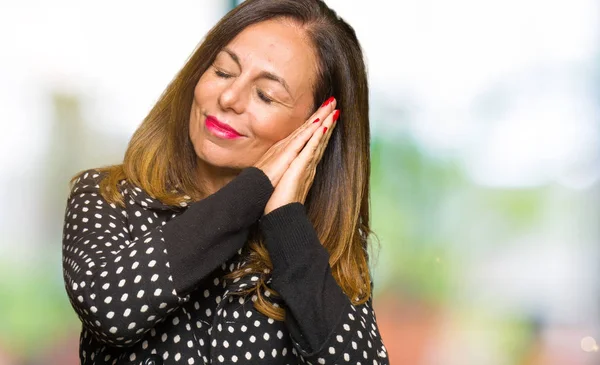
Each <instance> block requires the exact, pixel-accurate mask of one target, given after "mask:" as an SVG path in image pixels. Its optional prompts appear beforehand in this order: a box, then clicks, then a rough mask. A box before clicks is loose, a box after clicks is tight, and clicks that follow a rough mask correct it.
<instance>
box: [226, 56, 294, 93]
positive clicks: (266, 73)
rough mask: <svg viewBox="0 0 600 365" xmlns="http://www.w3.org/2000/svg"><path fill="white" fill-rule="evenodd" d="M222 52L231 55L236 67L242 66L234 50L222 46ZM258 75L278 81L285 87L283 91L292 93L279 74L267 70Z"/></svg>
mask: <svg viewBox="0 0 600 365" xmlns="http://www.w3.org/2000/svg"><path fill="white" fill-rule="evenodd" d="M223 52H225V53H227V54H228V55H229V57H231V59H232V60H233V61H234V62H235V63H237V65H238V67H239V68H240V69H241V68H242V64H241V62H240V58H239V57H238V55H237V54H235V52H233V51H232V50H230V49H229V48H227V47H225V48H223ZM258 76H259V77H261V78H265V79H268V80H272V81H276V82H279V83H280V84H281V85H282V86H283V88H284V89H285V91H287V92H288V94H290V96H291V95H292V93H291V92H290V87H289V86H288V84H287V82H285V80H284V79H283V78H282V77H279V76H277V75H275V74H274V73H272V72H269V71H262V72H261V73H260V74H259V75H258Z"/></svg>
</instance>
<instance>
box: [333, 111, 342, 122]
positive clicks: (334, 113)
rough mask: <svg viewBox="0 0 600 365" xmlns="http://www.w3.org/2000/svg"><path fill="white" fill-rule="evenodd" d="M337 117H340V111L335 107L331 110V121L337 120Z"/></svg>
mask: <svg viewBox="0 0 600 365" xmlns="http://www.w3.org/2000/svg"><path fill="white" fill-rule="evenodd" d="M339 117H340V111H339V110H337V109H336V110H335V111H334V112H333V122H334V123H335V121H336V120H338V118H339Z"/></svg>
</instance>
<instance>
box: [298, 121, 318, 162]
mask: <svg viewBox="0 0 600 365" xmlns="http://www.w3.org/2000/svg"><path fill="white" fill-rule="evenodd" d="M324 130H325V127H323V126H319V128H318V129H317V130H316V131H315V132H314V133H313V135H312V136H311V137H310V139H309V140H308V142H306V145H305V146H304V148H303V149H302V151H300V153H299V154H298V157H296V159H295V160H294V163H299V164H301V165H302V166H306V167H308V166H309V165H314V166H316V165H317V163H318V158H317V157H318V156H317V150H318V148H319V146H320V145H321V143H322V139H323V138H324V135H325V133H326V132H324Z"/></svg>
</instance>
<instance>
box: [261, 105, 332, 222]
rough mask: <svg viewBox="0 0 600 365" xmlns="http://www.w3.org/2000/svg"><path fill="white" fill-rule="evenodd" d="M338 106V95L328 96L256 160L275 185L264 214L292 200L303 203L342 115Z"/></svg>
mask: <svg viewBox="0 0 600 365" xmlns="http://www.w3.org/2000/svg"><path fill="white" fill-rule="evenodd" d="M335 106H336V100H335V98H333V97H330V98H329V99H327V100H326V101H325V102H324V103H323V105H321V107H319V109H318V110H317V111H316V112H315V113H314V114H313V115H311V116H310V118H308V120H307V121H306V122H305V123H304V124H302V125H301V126H300V127H298V128H297V129H296V130H295V131H294V132H292V133H291V134H290V135H289V136H287V137H286V138H284V139H282V140H281V141H279V142H277V143H275V144H274V145H273V146H272V147H271V148H269V150H267V152H266V153H265V154H264V155H263V156H262V157H261V158H260V160H258V161H257V162H256V163H255V164H254V167H257V168H259V169H261V170H262V171H263V172H264V173H265V175H267V176H268V177H269V179H270V180H271V183H272V184H273V187H274V188H275V190H274V191H273V194H272V195H271V198H270V199H269V201H268V202H267V205H266V206H265V211H264V214H265V215H266V214H268V213H269V212H271V211H273V210H275V209H277V208H279V207H281V206H284V205H286V204H289V203H293V202H300V203H304V201H305V199H306V196H307V195H308V191H309V190H310V187H311V186H312V183H313V180H314V177H315V173H316V169H317V165H318V164H319V161H321V157H323V152H324V151H325V148H326V147H327V143H328V142H329V138H330V137H331V133H332V131H333V128H335V124H336V123H335V122H336V120H337V119H338V117H339V115H340V112H339V110H337V109H335Z"/></svg>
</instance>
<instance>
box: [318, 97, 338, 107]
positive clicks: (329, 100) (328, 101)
mask: <svg viewBox="0 0 600 365" xmlns="http://www.w3.org/2000/svg"><path fill="white" fill-rule="evenodd" d="M333 99H335V98H334V97H333V96H330V97H329V99H327V100H325V102H324V103H323V105H321V108H322V107H324V106H327V105H329V103H331V102H332V101H333Z"/></svg>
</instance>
